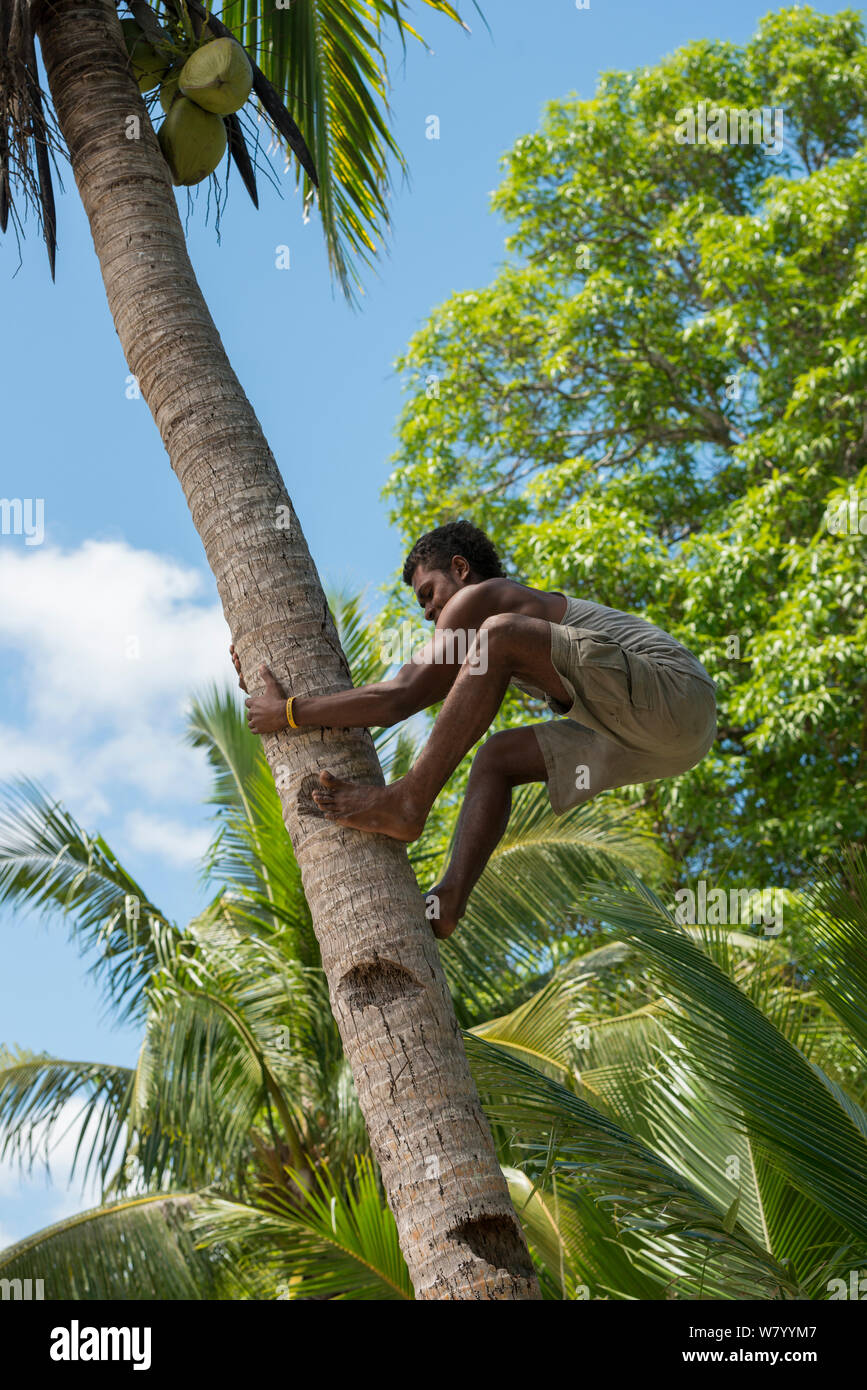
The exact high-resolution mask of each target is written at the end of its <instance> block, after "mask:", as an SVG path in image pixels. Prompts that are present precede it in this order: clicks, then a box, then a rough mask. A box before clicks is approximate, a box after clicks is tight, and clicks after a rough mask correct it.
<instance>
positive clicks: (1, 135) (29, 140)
mask: <svg viewBox="0 0 867 1390" xmlns="http://www.w3.org/2000/svg"><path fill="white" fill-rule="evenodd" d="M62 149H63V142H62V140H61V138H60V133H59V131H58V129H57V125H56V121H55V120H54V117H53V112H52V108H51V102H50V100H49V99H47V98H46V97H45V94H44V93H43V91H42V89H41V87H40V85H39V73H38V69H37V65H36V44H35V40H34V35H33V22H32V18H31V13H30V0H0V231H2V232H5V231H6V229H7V227H8V225H9V222H10V220H11V222H12V225H13V226H14V227H15V230H16V236H20V235H21V234H22V232H23V217H22V215H21V213H22V210H23V215H24V217H26V215H27V213H28V212H34V213H35V214H36V216H37V218H38V220H39V226H40V230H41V232H42V235H43V237H44V238H45V244H46V247H47V248H48V261H49V265H50V266H51V277H52V279H53V278H54V255H55V247H56V225H57V224H56V215H55V206H54V188H53V183H52V169H51V154H52V153H54V154H57V153H58V152H60V151H61V150H62ZM61 187H62V184H61Z"/></svg>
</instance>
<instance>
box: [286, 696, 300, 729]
mask: <svg viewBox="0 0 867 1390" xmlns="http://www.w3.org/2000/svg"><path fill="white" fill-rule="evenodd" d="M294 703H295V696H294V695H290V696H289V699H288V700H287V701H286V723H287V724H288V725H289V728H290V729H297V728H298V725H297V724H296V723H295V720H294V719H293V718H292V706H293V704H294Z"/></svg>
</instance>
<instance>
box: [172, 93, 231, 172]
mask: <svg viewBox="0 0 867 1390" xmlns="http://www.w3.org/2000/svg"><path fill="white" fill-rule="evenodd" d="M158 138H159V142H160V148H161V149H162V152H163V154H164V155H165V158H166V163H167V164H168V166H169V169H170V170H171V175H172V183H174V184H175V185H176V186H182V185H186V184H193V183H201V182H202V179H206V178H207V177H208V175H209V174H213V172H214V170H215V169H216V167H217V165H218V164H219V162H220V160H221V159H222V158H223V155H224V154H225V153H226V127H225V125H224V124H223V120H222V117H220V116H216V115H214V113H213V112H211V111H203V110H202V108H201V106H197V105H196V103H195V102H194V101H190V100H189V99H188V98H187V97H182V96H177V97H176V98H175V100H174V101H173V102H172V105H171V107H170V109H169V112H168V115H167V116H166V118H165V120H164V121H163V123H162V125H161V126H160V129H159V137H158Z"/></svg>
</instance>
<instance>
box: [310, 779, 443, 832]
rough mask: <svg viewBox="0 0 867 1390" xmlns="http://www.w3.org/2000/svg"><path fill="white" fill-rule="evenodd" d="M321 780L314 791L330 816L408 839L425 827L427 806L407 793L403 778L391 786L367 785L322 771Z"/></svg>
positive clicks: (326, 815)
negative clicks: (419, 803)
mask: <svg viewBox="0 0 867 1390" xmlns="http://www.w3.org/2000/svg"><path fill="white" fill-rule="evenodd" d="M319 781H320V782H321V783H322V785H321V787H317V788H316V790H315V791H314V792H312V793H311V795H312V797H313V800H314V801H315V802H316V805H317V806H318V807H319V809H320V811H321V812H322V814H323V815H324V816H325V819H326V820H333V821H336V823H337V824H338V825H348V826H349V827H350V828H351V829H352V830H367V831H368V832H369V833H370V834H373V835H390V836H391V838H392V839H393V840H403V841H404V843H408V842H409V841H410V840H417V839H418V837H419V835H420V834H421V832H422V830H423V829H424V823H425V821H426V820H427V810H426V809H425V808H423V807H421V806H419V805H418V803H417V802H415V801H413V799H412V798H411V797H410V796H408V795H407V791H406V788H405V787H404V785H403V783H404V779H403V778H400V780H399V781H397V782H392V783H391V785H390V786H388V787H366V786H363V785H362V784H360V783H358V782H344V781H343V780H342V778H340V777H334V776H332V774H331V773H330V772H320V774H319Z"/></svg>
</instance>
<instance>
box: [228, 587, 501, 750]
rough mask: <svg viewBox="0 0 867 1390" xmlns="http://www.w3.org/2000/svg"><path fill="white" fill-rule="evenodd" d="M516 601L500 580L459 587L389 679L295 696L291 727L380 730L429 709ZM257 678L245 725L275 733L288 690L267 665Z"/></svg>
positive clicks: (281, 724) (283, 723)
mask: <svg viewBox="0 0 867 1390" xmlns="http://www.w3.org/2000/svg"><path fill="white" fill-rule="evenodd" d="M521 603H522V595H521V590H520V587H519V586H518V585H514V586H512V585H507V584H506V583H505V581H502V580H496V579H494V580H485V581H483V582H482V583H481V584H473V585H471V586H468V587H467V588H466V589H461V590H460V592H459V593H457V594H455V595H454V596H453V597H452V598H450V599H449V601H448V603H447V604H445V606H444V607H443V610H442V612H441V613H440V616H439V618H438V619H437V625H436V632H435V633H434V636H433V638H432V639H431V641H430V642H428V643H427V644H426V645H425V647H424V649H423V650H422V651H420V652H419V653H417V655H416V656H415V657H414V658H413V660H412V661H409V662H407V663H406V665H405V666H401V668H400V670H399V671H398V672H397V675H395V676H394V677H393V678H392V679H391V680H387V681H380V682H378V683H377V684H376V685H363V686H360V687H359V689H357V690H341V691H338V692H337V693H336V694H334V695H310V696H307V695H305V696H300V697H298V698H296V700H295V702H294V704H293V706H292V717H293V719H294V720H295V723H296V724H297V725H298V726H299V727H302V728H306V727H311V726H312V727H318V728H323V727H324V728H333V729H346V728H358V727H364V728H373V729H381V728H389V727H390V726H391V725H392V724H399V723H400V722H401V721H402V720H404V719H408V718H409V717H410V715H413V714H417V713H418V712H419V710H423V709H428V708H429V707H430V706H431V705H435V704H437V702H438V701H439V700H442V699H444V698H445V696H446V695H447V694H448V692H449V690H450V689H451V687H452V686H453V684H454V682H455V680H456V678H457V674H458V671H459V670H460V668H461V665H462V663H463V661H464V658H465V657H466V655H467V652H468V651H469V650H470V649H471V647H472V643H473V639H474V637H475V635H476V632H477V631H478V629H479V628H480V627H481V625H482V623H483V622H484V620H485V618H489V617H491V616H492V614H494V613H502V612H505V611H510V610H512V609H515V610H517V609H518V608H519V606H520V605H521ZM231 650H232V660H233V661H234V663H235V669H236V671H237V672H238V675H239V677H240V678H241V688H242V689H244V690H246V686H245V685H244V681H243V676H242V675H241V667H240V664H239V662H238V657H237V653H236V652H235V650H234V648H232V649H231ZM259 674H260V676H261V677H262V679H263V680H264V681H265V693H264V694H263V695H254V696H251V697H250V699H248V700H247V702H246V704H247V722H248V723H249V725H250V728H251V729H252V730H253V732H254V733H255V734H267V733H274V732H276V730H278V729H285V728H286V727H287V720H286V699H287V692H285V691H284V690H283V687H282V686H281V685H280V682H279V681H278V680H277V678H276V677H275V676H274V675H273V673H272V672H271V671H270V670H269V669H268V667H267V666H261V667H260V668H259ZM288 693H289V694H291V691H290V692H288Z"/></svg>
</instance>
